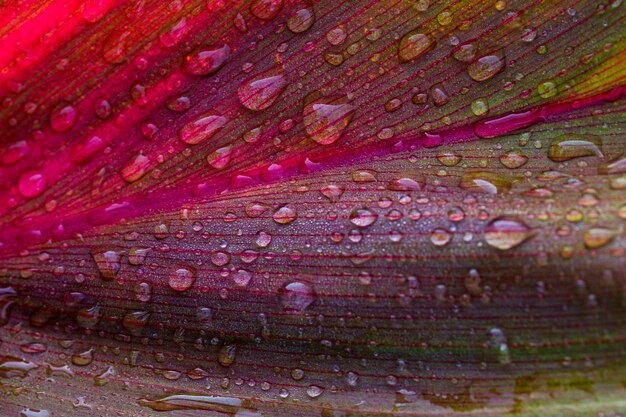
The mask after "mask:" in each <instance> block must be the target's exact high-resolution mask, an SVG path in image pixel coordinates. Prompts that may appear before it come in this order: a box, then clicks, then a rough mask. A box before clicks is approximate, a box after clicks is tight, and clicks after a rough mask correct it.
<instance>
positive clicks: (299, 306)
mask: <svg viewBox="0 0 626 417" xmlns="http://www.w3.org/2000/svg"><path fill="white" fill-rule="evenodd" d="M313 301H315V292H314V291H313V286H312V285H310V284H308V283H306V282H302V281H293V282H290V283H288V284H287V285H285V286H284V287H282V288H281V290H280V302H281V304H282V305H283V308H284V309H285V310H287V311H291V312H296V313H297V312H300V311H302V310H304V309H305V308H307V307H308V306H309V305H311V303H313Z"/></svg>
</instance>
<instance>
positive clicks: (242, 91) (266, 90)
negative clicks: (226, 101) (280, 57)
mask: <svg viewBox="0 0 626 417" xmlns="http://www.w3.org/2000/svg"><path fill="white" fill-rule="evenodd" d="M285 87H287V80H286V79H285V76H284V75H283V73H282V71H279V70H275V69H273V70H269V71H266V72H264V73H261V74H258V75H255V76H254V77H251V78H248V79H247V80H245V81H243V82H242V83H241V85H240V86H239V88H238V89H237V94H238V95H239V101H241V104H243V106H244V107H246V108H247V109H250V110H254V111H260V110H264V109H267V108H268V107H270V106H271V105H272V104H273V103H274V102H275V101H276V99H277V98H278V97H279V96H280V94H281V93H282V92H283V90H284V89H285Z"/></svg>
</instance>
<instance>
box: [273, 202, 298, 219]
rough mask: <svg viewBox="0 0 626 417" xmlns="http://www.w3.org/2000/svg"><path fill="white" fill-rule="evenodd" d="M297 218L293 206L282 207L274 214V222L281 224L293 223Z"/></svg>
mask: <svg viewBox="0 0 626 417" xmlns="http://www.w3.org/2000/svg"><path fill="white" fill-rule="evenodd" d="M297 218H298V213H297V212H296V209H295V208H294V207H293V206H291V205H285V206H282V207H281V208H279V209H278V210H276V212H274V215H273V216H272V219H274V221H275V222H276V223H279V224H287V223H291V222H292V221H294V220H296V219H297Z"/></svg>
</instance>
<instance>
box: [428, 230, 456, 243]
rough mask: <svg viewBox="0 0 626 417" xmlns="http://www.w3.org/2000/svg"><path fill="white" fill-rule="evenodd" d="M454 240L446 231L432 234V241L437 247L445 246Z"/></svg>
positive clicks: (437, 231) (435, 231) (434, 231)
mask: <svg viewBox="0 0 626 417" xmlns="http://www.w3.org/2000/svg"><path fill="white" fill-rule="evenodd" d="M450 240H452V235H451V234H450V232H448V231H447V230H446V229H441V228H439V229H435V230H433V231H432V233H431V234H430V241H431V242H432V243H433V245H435V246H445V245H447V244H448V243H450Z"/></svg>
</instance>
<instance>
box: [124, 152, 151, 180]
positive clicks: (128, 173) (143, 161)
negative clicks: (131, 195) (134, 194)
mask: <svg viewBox="0 0 626 417" xmlns="http://www.w3.org/2000/svg"><path fill="white" fill-rule="evenodd" d="M148 168H150V158H148V157H147V156H145V155H143V154H141V153H140V154H137V155H136V156H134V157H132V158H131V159H129V160H128V161H127V162H126V165H124V166H123V167H122V170H121V171H120V174H121V175H122V178H123V179H124V181H126V182H135V181H137V180H138V179H140V178H141V177H143V176H144V175H145V174H146V170H147V169H148Z"/></svg>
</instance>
